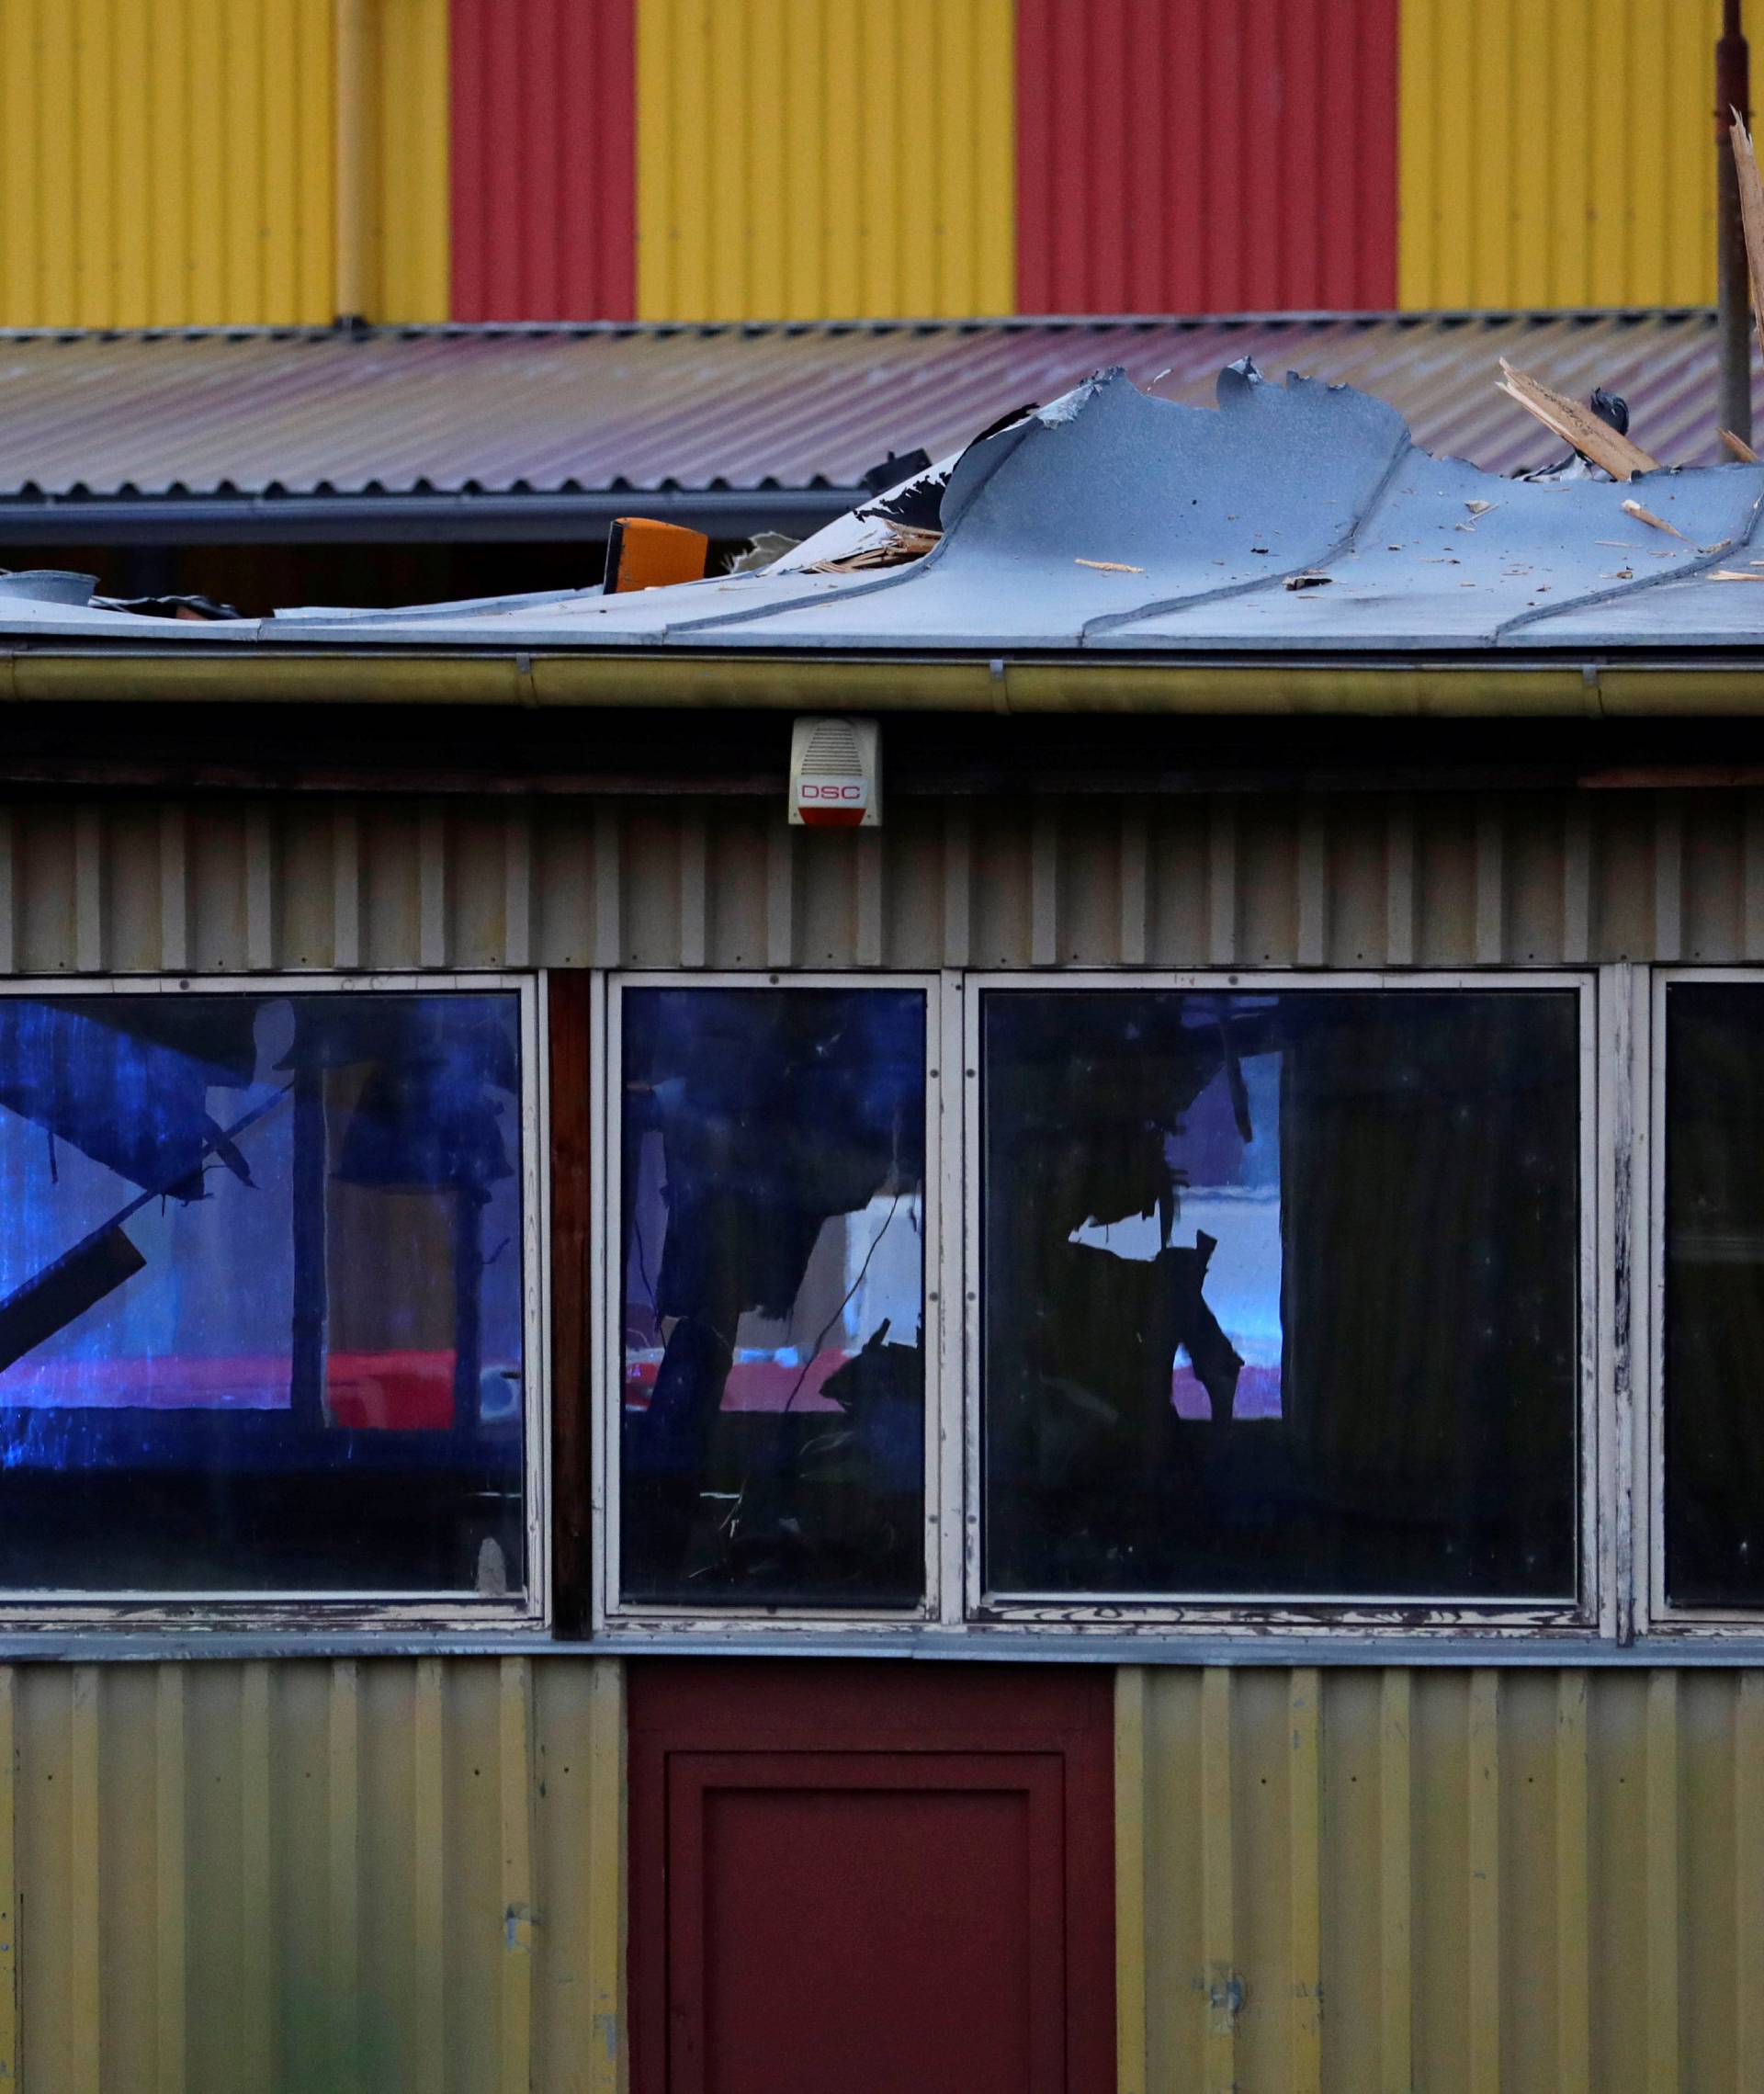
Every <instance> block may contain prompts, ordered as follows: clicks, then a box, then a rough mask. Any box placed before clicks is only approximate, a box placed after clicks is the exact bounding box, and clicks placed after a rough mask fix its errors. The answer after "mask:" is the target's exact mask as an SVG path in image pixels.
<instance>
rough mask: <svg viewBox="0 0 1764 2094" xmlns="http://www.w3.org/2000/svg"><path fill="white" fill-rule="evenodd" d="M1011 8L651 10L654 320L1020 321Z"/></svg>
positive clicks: (867, 3)
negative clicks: (999, 316)
mask: <svg viewBox="0 0 1764 2094" xmlns="http://www.w3.org/2000/svg"><path fill="white" fill-rule="evenodd" d="M1014 38H1015V18H1014V9H1013V7H1012V0H639V6H638V310H639V313H640V314H641V316H642V317H643V318H645V319H648V320H708V319H719V320H729V319H755V320H757V319H767V320H772V319H790V320H797V319H814V318H825V317H828V316H834V317H838V318H841V319H866V318H888V317H893V316H900V315H914V316H927V317H929V316H936V315H942V314H950V313H956V314H963V313H989V312H1008V311H1011V310H1012V291H1013V277H1014V270H1015V203H1014V197H1015V189H1014V183H1015V173H1014V155H1015V143H1014V108H1015V98H1016V97H1015V86H1014V74H1013V65H1014V57H1013V49H1014Z"/></svg>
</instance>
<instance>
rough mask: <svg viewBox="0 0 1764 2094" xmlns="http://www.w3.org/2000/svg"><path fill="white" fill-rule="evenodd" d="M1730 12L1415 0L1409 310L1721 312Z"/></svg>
mask: <svg viewBox="0 0 1764 2094" xmlns="http://www.w3.org/2000/svg"><path fill="white" fill-rule="evenodd" d="M1720 16H1721V8H1720V6H1718V5H1717V4H1716V0H1551V5H1550V6H1547V7H1513V6H1508V5H1506V4H1505V0H1474V5H1466V4H1465V0H1403V8H1402V37H1401V47H1402V232H1401V243H1400V245H1401V265H1400V270H1399V278H1398V281H1399V289H1400V297H1401V302H1402V303H1403V305H1405V306H1406V307H1432V306H1445V307H1464V306H1503V307H1515V306H1539V307H1541V306H1590V305H1629V306H1643V305H1697V304H1703V303H1706V302H1708V301H1710V300H1713V297H1714V294H1715V238H1714V199H1715V141H1714V126H1713V116H1712V104H1713V80H1714V44H1715V39H1716V37H1717V36H1718V35H1719V34H1720Z"/></svg>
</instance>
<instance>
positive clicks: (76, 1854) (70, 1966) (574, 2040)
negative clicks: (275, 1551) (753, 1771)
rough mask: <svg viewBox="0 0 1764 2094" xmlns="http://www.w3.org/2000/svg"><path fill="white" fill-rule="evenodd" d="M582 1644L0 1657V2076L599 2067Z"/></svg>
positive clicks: (599, 1997)
mask: <svg viewBox="0 0 1764 2094" xmlns="http://www.w3.org/2000/svg"><path fill="white" fill-rule="evenodd" d="M622 1721H623V1715H622V1708H621V1705H620V1682H619V1674H618V1668H617V1666H616V1664H615V1663H613V1662H612V1661H610V1660H606V1659H586V1658H560V1659H555V1660H547V1661H545V1662H543V1663H539V1664H533V1663H530V1662H529V1661H527V1660H526V1659H524V1658H500V1659H499V1658H446V1659H443V1658H422V1659H413V1660H380V1659H374V1660H363V1661H356V1660H353V1659H343V1660H337V1661H322V1660H316V1659H306V1660H300V1659H292V1660H288V1661H286V1662H277V1663H274V1664H271V1663H263V1662H258V1663H244V1664H231V1663H220V1662H203V1663H195V1664H182V1665H181V1664H171V1663H167V1664H143V1665H110V1666H98V1665H73V1666H56V1665H42V1666H36V1665H27V1666H19V1667H17V1668H13V1669H9V1670H0V1770H4V1771H6V1773H8V1774H9V1775H10V1778H11V1793H10V1797H9V1799H8V1797H7V1796H6V1792H5V1790H4V1788H0V2087H11V2086H14V2085H22V2086H23V2087H25V2088H29V2089H30V2090H31V2094H62V2090H63V2089H65V2090H67V2094H112V2090H120V2089H125V2088H127V2089H141V2090H143V2094H145V2090H149V2089H153V2090H158V2094H171V2090H172V2089H179V2090H180V2094H181V2090H185V2089H187V2090H188V2094H208V2090H212V2094H241V2090H243V2089H246V2088H249V2089H250V2090H251V2094H271V2090H276V2089H279V2090H284V2094H307V2090H309V2089H310V2090H311V2094H516V2090H517V2089H519V2090H522V2094H525V2090H526V2089H527V2088H542V2089H546V2090H548V2094H549V2090H551V2089H569V2090H571V2094H588V2090H600V2089H606V2090H608V2094H610V2090H611V2089H613V2088H616V2087H617V2086H618V2085H619V2084H620V2080H619V2077H618V2073H619V2062H618V2056H617V2052H618V2027H617V2016H618V1998H617V1994H618V1985H619V1957H620V1953H621V1951H620V1940H619V1925H620V1923H619V1912H620V1882H619V1866H620V1863H619V1848H620V1840H621V1833H620V1819H619V1813H620V1808H621V1805H620V1783H621V1779H622V1742H621V1725H622Z"/></svg>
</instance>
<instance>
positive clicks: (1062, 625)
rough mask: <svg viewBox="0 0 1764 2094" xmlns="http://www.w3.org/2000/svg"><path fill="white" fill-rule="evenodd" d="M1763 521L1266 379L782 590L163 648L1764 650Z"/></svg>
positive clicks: (731, 577)
mask: <svg viewBox="0 0 1764 2094" xmlns="http://www.w3.org/2000/svg"><path fill="white" fill-rule="evenodd" d="M1600 426H1601V427H1605V426H1608V424H1605V423H1604V422H1603V420H1602V419H1600ZM906 488H914V489H917V490H918V492H915V493H913V495H912V497H911V499H912V501H913V502H914V503H916V504H925V503H927V502H928V500H929V499H930V495H931V493H932V492H933V491H934V493H935V501H936V519H937V522H936V528H935V530H934V531H933V528H932V527H931V526H927V525H924V524H909V523H902V522H901V521H899V518H898V516H896V515H889V514H888V513H887V512H888V509H889V508H890V507H891V506H895V507H899V506H902V505H903V495H902V490H904V489H906ZM1642 495H1645V500H1643V499H1639V498H1638V497H1640V496H1642ZM1761 510H1764V466H1758V465H1744V464H1735V465H1728V466H1722V467H1696V468H1689V469H1682V470H1680V469H1676V468H1670V467H1658V468H1655V469H1653V470H1647V471H1645V472H1642V471H1637V472H1635V473H1634V475H1633V476H1632V477H1630V478H1629V479H1627V480H1623V481H1611V480H1610V479H1607V478H1605V477H1604V474H1603V470H1602V469H1601V468H1596V467H1595V468H1589V469H1588V470H1587V471H1586V473H1585V475H1584V476H1583V477H1578V478H1576V477H1573V476H1570V475H1566V474H1563V475H1557V476H1555V477H1552V478H1548V479H1544V480H1535V479H1529V478H1527V479H1518V480H1506V479H1498V478H1495V477H1494V476H1492V475H1490V474H1487V473H1485V472H1482V471H1479V470H1477V469H1476V467H1475V466H1472V465H1468V464H1465V463H1464V461H1463V460H1461V459H1455V458H1437V457H1433V456H1431V455H1430V453H1429V452H1427V451H1426V450H1424V449H1422V448H1421V447H1419V446H1418V445H1417V444H1416V443H1415V441H1414V439H1413V437H1412V436H1411V435H1410V433H1409V430H1408V425H1407V424H1406V423H1405V422H1404V420H1403V418H1402V416H1401V415H1400V414H1398V413H1397V412H1396V411H1395V409H1393V408H1392V407H1390V406H1388V405H1386V404H1385V402H1382V401H1379V400H1375V399H1373V398H1372V397H1370V396H1369V395H1367V394H1365V393H1363V392H1359V391H1354V390H1353V389H1352V388H1351V387H1345V386H1329V385H1324V384H1320V383H1318V382H1317V381H1315V380H1313V379H1304V378H1298V377H1289V378H1288V379H1287V380H1286V382H1285V383H1284V384H1283V385H1282V384H1274V383H1271V382H1269V381H1268V380H1267V379H1264V378H1263V376H1262V375H1261V372H1260V371H1259V370H1258V369H1257V368H1256V367H1255V365H1254V363H1253V361H1251V360H1250V359H1247V358H1239V359H1238V361H1237V362H1236V363H1234V364H1233V365H1230V366H1227V368H1226V369H1225V370H1223V371H1222V372H1220V374H1219V377H1218V381H1217V404H1216V406H1215V407H1212V408H1201V407H1194V406H1191V405H1188V404H1185V403H1181V402H1172V401H1170V400H1165V399H1162V398H1160V397H1158V396H1156V395H1153V394H1148V393H1146V392H1143V391H1140V390H1139V389H1138V388H1137V387H1136V385H1134V384H1133V383H1132V382H1131V380H1130V379H1128V378H1127V377H1126V375H1125V373H1124V372H1123V371H1122V370H1120V369H1119V368H1114V369H1108V370H1103V371H1099V372H1097V373H1096V374H1095V375H1094V376H1092V377H1091V378H1089V379H1086V380H1085V381H1084V382H1083V383H1082V384H1080V385H1078V386H1076V387H1074V388H1072V389H1071V390H1070V391H1068V392H1066V393H1064V394H1062V395H1060V396H1059V397H1058V398H1057V399H1055V400H1053V401H1052V402H1049V403H1048V404H1047V405H1046V406H1044V407H1040V408H1037V409H1035V410H1034V411H1031V412H1027V413H1017V414H1013V415H1012V416H1009V417H1006V418H1005V419H1004V420H1003V422H1002V423H1001V424H992V425H990V426H989V427H988V428H986V429H984V430H983V431H982V432H981V434H980V435H979V436H977V437H976V438H975V439H974V440H973V441H972V442H971V443H968V444H967V445H964V446H963V447H960V448H959V449H958V450H956V451H954V452H952V453H950V454H949V455H948V456H946V457H945V458H944V459H943V460H941V461H940V462H939V463H937V464H934V465H933V466H931V467H929V468H924V469H921V470H914V471H912V472H911V473H910V475H909V478H908V480H907V481H903V482H902V483H901V487H900V488H899V489H890V490H887V491H885V492H884V494H883V495H881V496H879V497H876V498H874V499H872V500H871V501H868V502H866V503H865V504H861V505H860V506H859V508H857V509H856V510H854V511H853V512H851V513H850V515H847V516H846V517H844V518H842V519H841V520H840V522H839V523H838V524H836V525H833V526H829V527H828V529H827V530H826V531H823V532H820V533H818V534H817V535H816V536H815V537H814V538H809V539H808V540H805V541H804V543H803V544H801V545H800V546H797V547H795V548H793V549H790V550H788V551H786V552H785V553H784V554H783V556H782V557H781V558H780V559H778V560H775V561H774V562H772V564H770V565H769V566H766V567H763V568H762V569H760V570H758V571H757V572H741V573H728V574H721V575H718V576H716V577H712V578H709V579H706V580H691V581H684V582H678V583H673V585H671V586H658V587H647V588H642V589H639V590H627V591H625V592H622V593H617V594H611V595H608V594H602V593H601V592H600V591H598V590H595V591H590V592H580V593H574V594H570V593H554V594H538V595H534V596H528V597H503V598H496V599H486V600H484V601H482V602H480V603H465V604H458V605H446V606H417V607H414V608H413V609H409V610H401V611H389V612H373V611H362V612H356V613H338V612H331V611H325V610H323V609H321V608H314V609H311V610H309V611H307V612H303V613H300V614H288V615H284V616H278V617H275V618H271V619H264V620H260V621H252V620H240V621H229V622H227V623H224V624H217V625H211V626H199V625H189V624H187V623H185V622H183V621H177V620H172V619H164V620H160V621H156V624H157V631H156V637H160V636H163V637H164V638H165V639H168V640H169V639H170V638H171V637H172V636H174V635H176V636H179V637H180V639H182V640H184V641H185V643H186V644H188V643H191V642H199V643H212V642H213V641H215V640H220V638H221V637H222V636H225V637H226V638H228V639H229V640H236V639H246V640H254V641H255V642H256V643H257V644H259V645H265V646H275V645H278V644H288V643H293V644H298V645H300V646H301V647H306V648H323V647H326V646H331V645H336V646H348V647H358V648H367V647H376V646H386V647H402V648H409V647H412V646H421V647H423V648H424V649H431V650H433V649H450V650H464V651H471V650H478V649H489V650H497V649H504V650H505V649H511V648H515V649H521V650H557V651H577V652H579V651H585V650H593V651H608V652H613V653H624V654H640V653H647V652H651V651H655V650H671V651H673V650H677V651H693V652H700V653H702V652H712V653H720V654H725V655H731V654H736V653H741V652H764V653H775V654H804V653H809V654H817V653H819V654H823V655H831V654H840V653H844V654H863V655H871V656H874V655H878V654H888V653H894V654H898V655H900V656H903V657H904V656H922V655H928V654H935V653H940V652H954V653H959V654H967V655H970V656H971V655H974V654H984V655H985V656H987V657H988V658H996V657H999V656H1001V655H1031V656H1033V655H1035V654H1046V653H1061V654H1076V655H1095V654H1107V653H1113V654H1116V655H1119V654H1123V653H1130V654H1133V655H1136V656H1137V657H1139V658H1141V659H1146V658H1155V657H1158V656H1166V657H1171V658H1183V657H1188V658H1193V657H1195V656H1220V657H1236V658H1244V657H1254V656H1259V655H1260V656H1271V657H1278V656H1284V657H1286V658H1288V659H1290V658H1293V657H1295V656H1302V657H1306V658H1312V657H1317V656H1319V655H1323V656H1336V655H1344V654H1354V653H1361V654H1364V653H1367V652H1370V653H1374V654H1382V655H1386V656H1403V655H1410V656H1412V655H1415V654H1417V653H1423V652H1424V653H1425V654H1427V655H1428V656H1429V657H1434V656H1438V655H1441V654H1445V653H1452V652H1465V651H1488V650H1527V651H1537V650H1549V649H1552V648H1569V649H1573V650H1575V651H1577V654H1578V655H1580V656H1581V657H1582V658H1584V657H1585V655H1586V654H1587V652H1588V651H1596V652H1598V653H1600V654H1603V653H1605V652H1608V651H1622V650H1623V649H1626V648H1661V647H1668V648H1695V647H1711V646H1716V645H1719V646H1720V647H1722V648H1723V649H1724V650H1728V651H1731V650H1733V649H1735V648H1740V649H1747V650H1758V651H1764V616H1761V615H1760V613H1764V604H1759V603H1758V600H1757V599H1754V598H1752V597H1751V596H1750V594H1749V592H1747V591H1746V590H1735V589H1731V588H1727V587H1719V588H1714V587H1710V586H1707V584H1708V583H1710V582H1711V581H1712V579H1713V575H1714V574H1715V573H1716V572H1722V573H1727V574H1733V573H1738V572H1741V571H1742V570H1743V568H1744V567H1745V565H1746V563H1747V560H1748V558H1749V557H1750V556H1751V555H1752V554H1753V550H1754V547H1755V545H1756V543H1757V538H1758V519H1759V515H1760V511H1761ZM917 513H918V514H920V515H925V514H928V511H927V510H926V509H925V508H924V507H920V508H919V509H918V511H917ZM631 527H632V528H633V529H634V528H635V527H636V526H635V525H633V526H631ZM1613 551H1615V552H1616V553H1617V555H1618V556H1619V557H1618V558H1616V559H1614V560H1613V559H1612V557H1611V555H1612V552H1613ZM88 588H89V584H88ZM56 621H66V622H67V625H66V629H68V630H70V631H74V630H77V631H78V632H79V633H80V635H81V636H82V637H85V638H90V637H94V636H95V635H96V633H97V632H98V631H99V630H100V629H102V630H107V631H109V632H111V633H113V634H115V635H117V636H119V637H120V636H121V635H122V634H123V633H125V632H127V631H130V630H132V631H134V632H135V633H137V634H139V632H140V631H141V625H142V622H143V621H141V619H139V618H131V617H126V616H125V615H123V614H120V613H117V612H107V611H102V610H97V609H94V608H90V607H85V608H79V609H75V608H74V606H72V605H71V604H69V603H67V602H66V601H65V600H64V601H63V602H62V604H59V605H57V604H50V603H44V602H37V603H27V602H25V601H23V600H22V599H19V600H16V601H10V602H8V601H6V600H5V599H4V598H3V597H0V629H5V628H12V629H14V630H17V629H18V628H20V627H21V626H25V625H27V624H28V628H29V629H30V630H31V631H33V632H34V633H37V634H39V635H41V634H43V633H44V632H46V631H48V630H51V629H56Z"/></svg>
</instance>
